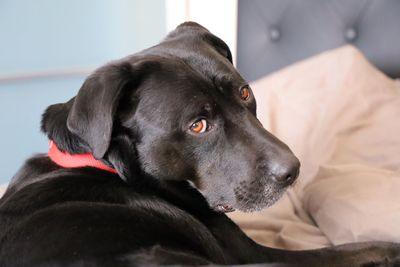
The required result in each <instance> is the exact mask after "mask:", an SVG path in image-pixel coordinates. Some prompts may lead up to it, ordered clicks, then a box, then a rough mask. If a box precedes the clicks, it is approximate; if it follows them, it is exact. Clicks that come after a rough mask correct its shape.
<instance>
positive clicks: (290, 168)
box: [270, 157, 300, 186]
mask: <svg viewBox="0 0 400 267" xmlns="http://www.w3.org/2000/svg"><path fill="white" fill-rule="evenodd" d="M299 172H300V162H299V160H298V159H297V158H295V157H292V158H291V159H287V160H286V161H283V162H279V163H275V164H272V166H271V170H270V174H271V178H272V180H273V181H274V182H276V183H279V184H282V185H284V186H287V185H290V184H292V183H293V182H294V181H295V180H296V178H297V177H298V176H299Z"/></svg>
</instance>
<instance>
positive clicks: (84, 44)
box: [0, 0, 166, 183]
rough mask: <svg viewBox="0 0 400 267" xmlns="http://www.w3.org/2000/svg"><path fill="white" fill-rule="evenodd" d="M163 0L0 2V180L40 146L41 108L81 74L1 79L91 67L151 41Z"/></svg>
mask: <svg viewBox="0 0 400 267" xmlns="http://www.w3.org/2000/svg"><path fill="white" fill-rule="evenodd" d="M165 33H166V30H165V0H146V1H142V0H113V1H111V0H84V1H82V0H58V1H54V0H35V1H30V0H25V1H24V0H1V1H0V125H1V126H0V148H1V153H0V164H1V168H0V183H4V182H7V181H9V180H10V179H11V177H12V176H13V174H15V172H16V171H17V170H18V168H19V167H20V166H21V165H22V164H23V162H24V160H25V159H26V158H28V157H30V156H31V155H33V154H35V153H42V152H46V151H47V139H46V137H45V136H44V135H43V134H41V133H40V119H41V113H42V112H43V111H44V109H45V108H46V107H47V106H48V105H50V104H53V103H58V102H65V101H67V100H68V99H69V98H71V97H72V96H73V95H75V94H76V92H77V91H78V90H79V88H80V85H81V84H82V82H83V80H84V75H63V76H54V77H42V78H33V79H24V80H19V79H12V80H7V81H6V80H5V79H4V77H9V76H10V75H11V76H15V77H18V76H19V75H20V74H22V75H24V74H28V75H30V74H31V73H32V72H36V73H37V72H39V73H43V72H47V71H50V72H51V71H54V70H69V69H71V70H77V69H82V68H84V69H86V68H92V67H95V66H99V65H101V64H104V63H105V62H107V61H109V60H112V59H116V58H119V57H123V56H125V55H128V54H131V53H134V52H137V51H139V50H141V49H144V48H146V47H148V46H151V45H154V44H156V43H157V42H158V41H159V40H161V39H162V38H163V36H164V35H165Z"/></svg>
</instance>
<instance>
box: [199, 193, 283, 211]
mask: <svg viewBox="0 0 400 267" xmlns="http://www.w3.org/2000/svg"><path fill="white" fill-rule="evenodd" d="M285 191H286V189H285V188H282V189H274V190H268V189H265V190H264V191H263V192H262V193H261V192H246V193H243V194H241V195H239V196H238V195H235V196H234V197H225V199H231V201H221V200H220V201H208V203H209V205H210V207H211V208H212V209H213V210H214V211H216V212H219V213H228V212H233V211H235V210H239V211H242V212H256V211H260V210H262V209H264V208H268V207H270V206H272V205H273V204H274V203H275V202H277V201H278V200H279V199H280V198H281V197H282V195H283V193H284V192H285ZM206 199H207V197H206Z"/></svg>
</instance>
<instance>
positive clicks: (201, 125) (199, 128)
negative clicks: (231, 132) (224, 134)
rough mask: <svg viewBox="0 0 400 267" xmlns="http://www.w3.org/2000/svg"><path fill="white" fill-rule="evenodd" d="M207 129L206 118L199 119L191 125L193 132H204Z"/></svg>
mask: <svg viewBox="0 0 400 267" xmlns="http://www.w3.org/2000/svg"><path fill="white" fill-rule="evenodd" d="M206 130H207V121H206V120H205V119H201V120H198V121H196V122H194V123H193V124H192V125H191V126H190V131H191V132H193V133H197V134H198V133H204V132H205V131H206Z"/></svg>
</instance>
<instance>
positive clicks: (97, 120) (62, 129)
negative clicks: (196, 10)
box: [42, 22, 299, 211]
mask: <svg viewBox="0 0 400 267" xmlns="http://www.w3.org/2000/svg"><path fill="white" fill-rule="evenodd" d="M42 129H43V130H44V131H45V132H46V133H47V134H48V136H49V138H51V139H53V140H54V141H55V142H56V143H57V145H58V146H59V147H60V149H62V150H65V151H68V152H70V153H84V152H91V153H93V155H94V156H95V157H96V158H97V159H100V160H102V161H104V162H105V163H106V164H109V165H111V166H112V167H114V168H115V169H116V170H117V171H118V174H119V175H120V177H121V178H122V179H124V180H125V181H127V182H128V183H134V182H135V179H137V177H142V176H143V175H140V173H141V174H143V173H145V174H146V175H147V176H152V177H154V178H156V179H162V180H188V181H191V183H192V184H193V185H194V186H195V187H196V188H197V189H198V190H199V191H200V192H201V193H202V194H203V196H204V197H205V198H206V200H207V201H208V203H209V205H210V206H211V207H212V208H214V209H216V210H219V211H229V210H232V209H235V208H237V209H239V210H243V211H252V210H259V209H261V208H263V207H265V206H269V205H271V204H273V203H274V202H275V201H276V200H277V199H278V198H279V197H280V196H281V194H282V193H283V192H284V190H285V189H286V187H287V186H289V185H290V184H292V183H293V181H294V180H295V179H296V177H297V176H298V172H299V161H298V160H297V158H296V157H295V156H294V155H293V154H292V152H291V151H290V149H289V148H288V147H287V146H286V145H285V144H284V143H282V142H281V141H279V140H278V139H277V138H276V137H274V136H273V135H272V134H270V133H269V132H268V131H266V130H265V129H264V128H263V127H262V125H261V124H260V122H259V121H258V120H257V118H256V102H255V99H254V96H253V93H252V91H251V88H250V87H249V85H248V84H247V82H246V81H245V80H244V79H243V78H242V77H241V76H240V75H239V73H238V72H237V71H236V70H235V68H234V67H233V65H232V57H231V53H230V51H229V48H228V47H227V45H226V44H225V43H224V42H223V41H221V40H220V39H219V38H217V37H216V36H214V35H212V34H211V33H210V32H209V31H207V30H206V29H205V28H203V27H202V26H200V25H198V24H196V23H192V22H188V23H184V24H182V25H180V26H178V28H177V29H176V30H175V31H173V32H172V33H170V34H169V35H168V36H167V38H166V39H165V40H164V41H162V42H161V43H160V44H159V45H157V46H154V47H152V48H149V49H147V50H144V51H142V52H140V53H138V54H135V55H133V56H130V57H127V58H124V59H121V60H119V61H115V62H112V63H110V64H108V65H105V66H103V67H101V68H99V69H98V70H96V71H95V72H94V73H93V74H92V75H91V76H90V77H88V78H87V80H86V81H85V82H84V84H83V86H82V88H81V89H80V91H79V93H78V95H77V96H76V97H75V98H73V99H71V100H70V101H69V102H67V103H64V104H57V105H53V106H50V107H49V108H48V109H47V111H46V112H45V114H44V116H43V123H42Z"/></svg>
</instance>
